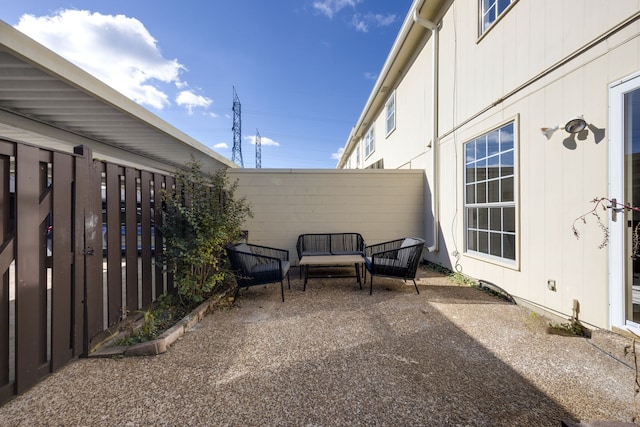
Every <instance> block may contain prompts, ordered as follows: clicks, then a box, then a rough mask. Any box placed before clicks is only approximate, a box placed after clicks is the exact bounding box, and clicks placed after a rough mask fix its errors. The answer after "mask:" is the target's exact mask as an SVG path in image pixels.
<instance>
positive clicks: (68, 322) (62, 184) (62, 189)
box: [51, 153, 73, 371]
mask: <svg viewBox="0 0 640 427" xmlns="http://www.w3.org/2000/svg"><path fill="white" fill-rule="evenodd" d="M72 182H73V159H72V157H71V156H69V155H65V154H61V153H54V154H53V209H52V216H53V221H52V223H53V228H52V234H53V236H52V248H51V256H52V258H53V263H52V265H53V270H52V271H53V274H52V277H51V280H52V285H51V294H52V295H51V296H52V300H51V316H52V318H51V346H52V348H51V368H52V370H53V371H56V370H58V369H59V368H61V367H63V366H64V365H65V364H66V363H67V362H68V361H69V360H70V359H71V358H72V356H73V341H72V337H71V333H70V331H71V329H72V321H73V318H72V304H73V292H72V283H71V280H72V277H71V267H72V262H73V258H72V252H71V250H72V248H71V242H72V239H71V237H72V231H73V228H72V222H71V209H72V204H71V203H72V200H71V186H72Z"/></svg>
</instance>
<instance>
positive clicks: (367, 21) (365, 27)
mask: <svg viewBox="0 0 640 427" xmlns="http://www.w3.org/2000/svg"><path fill="white" fill-rule="evenodd" d="M395 21H396V15H393V14H392V15H381V14H374V13H367V14H365V15H362V14H359V13H356V14H354V15H353V18H352V19H351V24H352V25H353V26H354V28H355V29H356V31H361V32H363V33H366V32H368V31H369V28H370V27H372V26H373V27H376V28H379V27H386V26H388V25H391V24H393V23H394V22H395Z"/></svg>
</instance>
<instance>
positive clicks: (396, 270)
mask: <svg viewBox="0 0 640 427" xmlns="http://www.w3.org/2000/svg"><path fill="white" fill-rule="evenodd" d="M423 249H424V240H423V239H419V238H417V237H408V238H405V239H397V240H392V241H389V242H384V243H378V244H377V245H371V246H367V247H366V248H365V258H364V265H365V267H366V269H365V272H364V274H365V280H366V274H367V271H369V273H370V274H371V285H370V287H369V295H371V294H373V276H382V277H399V278H401V279H403V280H404V281H405V282H406V281H407V279H411V280H412V281H413V285H414V286H415V287H416V292H417V293H418V294H419V293H420V291H419V290H418V285H417V284H416V271H417V270H418V264H419V263H420V259H421V258H422V250H423Z"/></svg>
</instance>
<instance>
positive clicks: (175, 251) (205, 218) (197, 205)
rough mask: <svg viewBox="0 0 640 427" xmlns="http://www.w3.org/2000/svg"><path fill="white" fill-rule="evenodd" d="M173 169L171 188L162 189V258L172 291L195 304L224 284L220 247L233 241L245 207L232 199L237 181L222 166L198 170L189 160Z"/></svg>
mask: <svg viewBox="0 0 640 427" xmlns="http://www.w3.org/2000/svg"><path fill="white" fill-rule="evenodd" d="M186 166H187V167H186V168H185V169H181V170H178V171H177V172H176V173H175V178H176V188H175V189H166V190H165V191H164V192H163V195H162V199H163V202H164V203H165V210H164V214H163V215H164V216H163V221H162V226H161V227H160V231H161V232H162V235H163V236H164V238H165V246H166V248H165V251H164V256H165V262H166V265H167V268H168V270H169V271H170V272H172V273H173V275H174V282H175V283H176V285H177V288H178V295H179V296H180V297H181V298H182V299H184V300H185V302H187V303H188V302H200V301H202V300H203V299H204V298H206V297H207V296H208V295H210V294H211V293H212V292H214V291H215V289H216V287H217V286H219V285H220V284H222V283H224V281H225V275H226V268H225V264H226V262H225V259H226V254H225V247H226V246H227V245H228V244H230V243H233V242H235V241H237V240H238V239H239V238H240V236H241V234H242V230H241V226H242V224H243V223H244V221H245V219H246V218H247V217H251V216H252V213H251V209H250V207H249V205H248V203H247V201H246V200H245V199H244V198H241V199H238V200H236V198H235V191H236V188H237V182H233V183H231V182H229V179H228V177H227V174H226V170H219V171H217V172H216V173H215V174H214V175H207V174H204V173H203V172H202V165H201V163H199V162H197V161H196V160H194V159H192V161H191V162H190V163H188V164H187V165H186Z"/></svg>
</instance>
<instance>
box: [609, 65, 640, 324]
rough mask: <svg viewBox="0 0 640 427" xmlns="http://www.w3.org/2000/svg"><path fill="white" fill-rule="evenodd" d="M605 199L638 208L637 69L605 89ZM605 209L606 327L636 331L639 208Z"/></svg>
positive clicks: (639, 77) (639, 113)
mask: <svg viewBox="0 0 640 427" xmlns="http://www.w3.org/2000/svg"><path fill="white" fill-rule="evenodd" d="M609 198H610V199H612V200H613V199H615V200H616V201H617V203H622V204H625V205H629V206H633V207H640V73H638V74H636V75H633V76H631V77H628V78H626V79H623V80H621V81H620V82H617V83H615V84H613V85H611V86H610V88H609ZM610 213H611V215H610V217H609V232H610V237H609V307H610V316H609V319H610V326H611V327H619V328H623V329H629V330H631V331H634V332H635V333H637V334H640V253H639V252H640V250H639V247H640V212H636V211H632V210H628V209H627V210H621V209H612V210H611V211H610Z"/></svg>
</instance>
